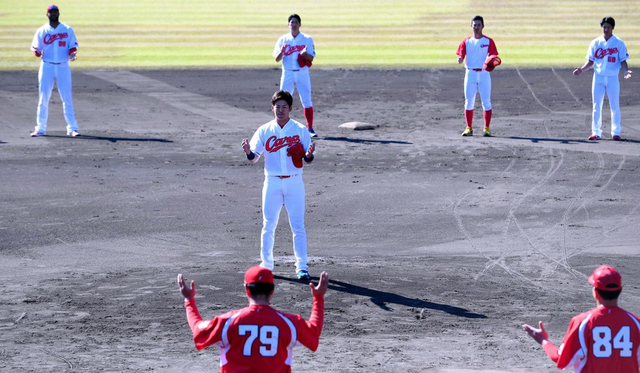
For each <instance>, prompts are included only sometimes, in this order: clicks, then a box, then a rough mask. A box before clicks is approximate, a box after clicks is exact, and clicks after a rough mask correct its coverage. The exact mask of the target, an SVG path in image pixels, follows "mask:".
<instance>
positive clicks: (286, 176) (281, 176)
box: [276, 175, 291, 179]
mask: <svg viewBox="0 0 640 373" xmlns="http://www.w3.org/2000/svg"><path fill="white" fill-rule="evenodd" d="M276 177H279V178H280V179H288V178H290V177H291V175H278V176H276Z"/></svg>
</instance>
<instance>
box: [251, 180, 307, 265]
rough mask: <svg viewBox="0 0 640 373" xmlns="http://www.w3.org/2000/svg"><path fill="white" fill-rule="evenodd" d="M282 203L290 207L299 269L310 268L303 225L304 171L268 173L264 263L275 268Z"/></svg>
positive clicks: (264, 201) (264, 207)
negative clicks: (282, 174)
mask: <svg viewBox="0 0 640 373" xmlns="http://www.w3.org/2000/svg"><path fill="white" fill-rule="evenodd" d="M282 205H284V207H285V208H286V209H287V215H288V216H289V225H290V226H291V232H292V233H293V252H294V254H295V257H296V270H297V271H299V270H301V269H304V270H307V269H308V266H307V232H306V230H305V227H304V211H305V189H304V183H303V181H302V174H299V175H294V176H291V177H289V178H286V179H281V178H279V177H277V176H266V177H265V178H264V186H263V188H262V217H263V225H262V240H261V252H260V258H261V259H262V263H260V265H261V266H263V267H266V268H269V269H271V270H273V242H274V235H275V231H276V227H277V226H278V219H279V217H280V210H282Z"/></svg>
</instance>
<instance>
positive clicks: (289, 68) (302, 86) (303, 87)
mask: <svg viewBox="0 0 640 373" xmlns="http://www.w3.org/2000/svg"><path fill="white" fill-rule="evenodd" d="M301 24H302V21H301V20H300V16H299V15H297V14H292V15H290V16H289V29H290V30H291V32H290V33H288V34H286V35H282V36H281V37H280V38H279V39H278V41H277V42H276V45H275V47H274V48H273V57H275V59H276V62H280V61H282V76H281V77H280V89H281V90H283V91H287V92H289V93H291V94H293V90H294V88H296V89H298V94H299V95H300V101H301V102H302V107H303V108H304V118H305V119H306V121H307V128H308V129H309V133H310V134H311V137H316V136H318V135H317V134H316V132H315V131H314V130H313V102H311V79H310V78H309V67H311V63H312V62H313V59H314V58H315V57H316V50H315V47H314V44H313V38H312V37H311V36H310V35H307V34H304V33H302V32H300V25H301Z"/></svg>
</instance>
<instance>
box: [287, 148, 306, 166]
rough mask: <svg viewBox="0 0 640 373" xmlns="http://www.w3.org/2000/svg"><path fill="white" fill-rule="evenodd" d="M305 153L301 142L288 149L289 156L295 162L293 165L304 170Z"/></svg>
mask: <svg viewBox="0 0 640 373" xmlns="http://www.w3.org/2000/svg"><path fill="white" fill-rule="evenodd" d="M304 153H305V151H304V147H303V146H302V144H301V143H299V142H297V143H295V144H293V145H291V146H290V147H289V148H288V149H287V156H289V157H291V160H292V161H293V165H294V166H296V167H297V168H302V166H303V164H302V158H304Z"/></svg>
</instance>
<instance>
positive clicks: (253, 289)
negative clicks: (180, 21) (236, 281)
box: [246, 282, 275, 298]
mask: <svg viewBox="0 0 640 373" xmlns="http://www.w3.org/2000/svg"><path fill="white" fill-rule="evenodd" d="M246 286H247V290H249V294H251V297H252V298H255V297H256V296H260V295H266V296H268V295H270V294H271V293H273V289H274V288H275V286H274V285H273V284H267V283H265V282H254V283H252V284H247V285H246Z"/></svg>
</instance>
